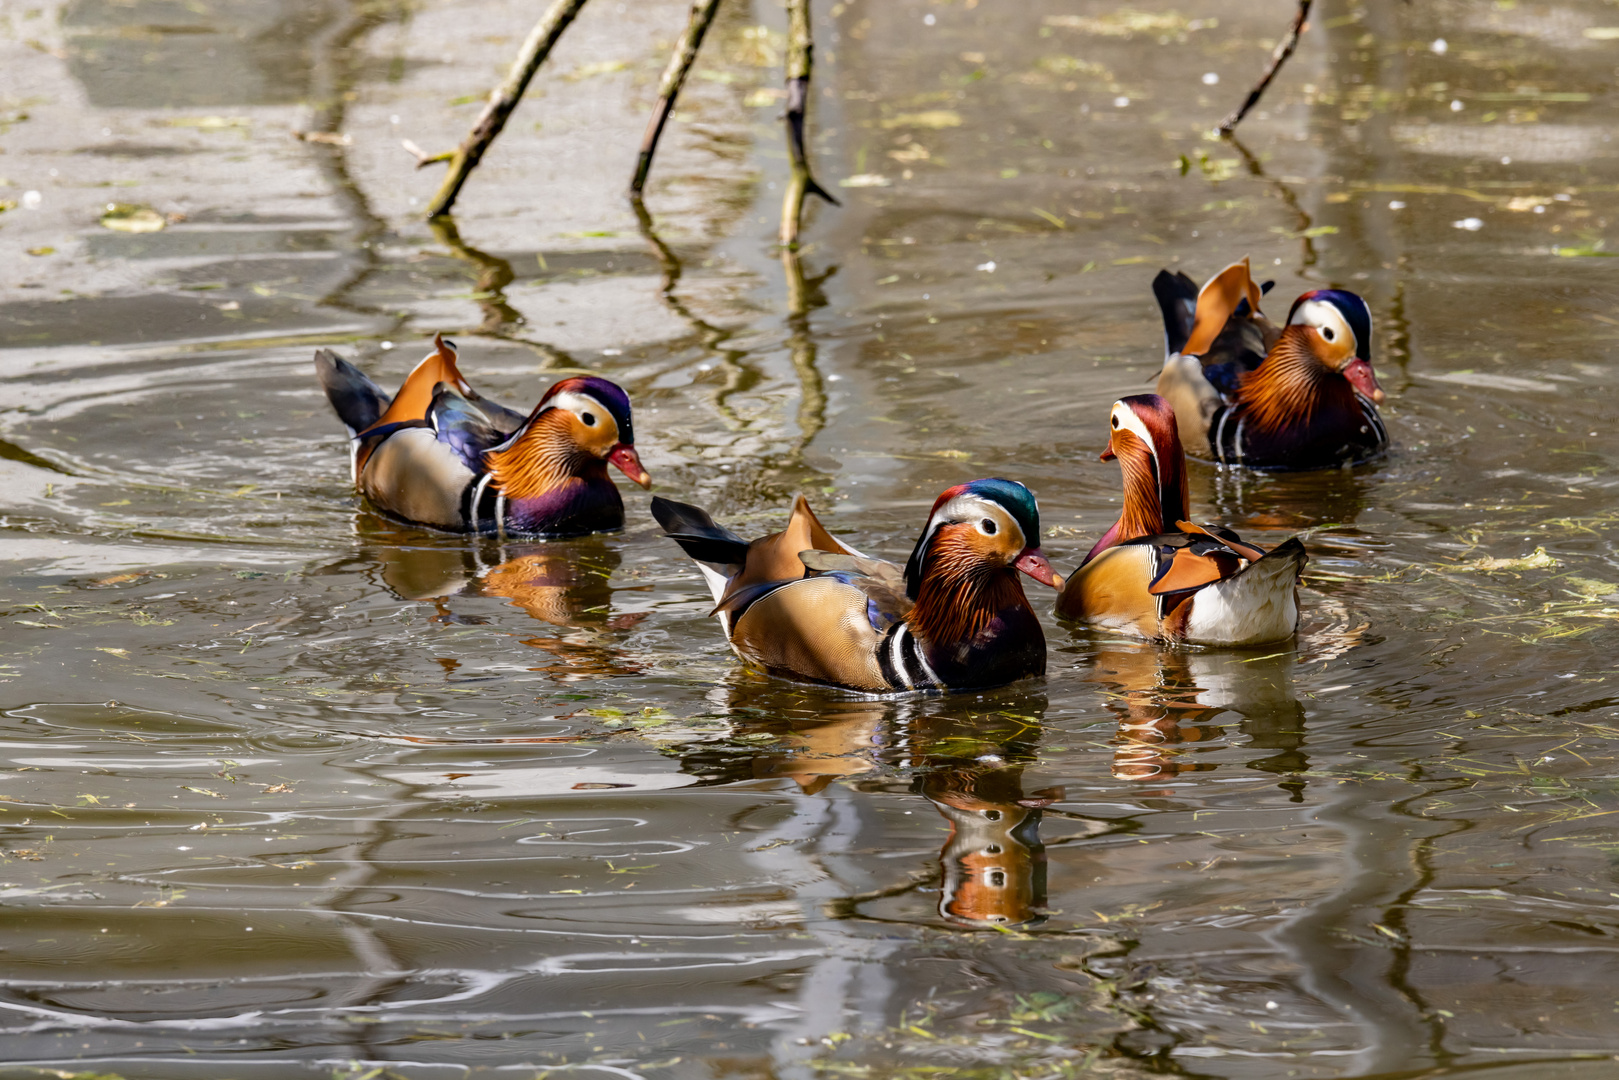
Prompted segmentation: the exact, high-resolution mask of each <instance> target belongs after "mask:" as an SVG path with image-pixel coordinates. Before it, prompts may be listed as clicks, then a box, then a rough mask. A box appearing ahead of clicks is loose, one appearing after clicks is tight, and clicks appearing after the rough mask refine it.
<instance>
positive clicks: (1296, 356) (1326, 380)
mask: <svg viewBox="0 0 1619 1080" xmlns="http://www.w3.org/2000/svg"><path fill="white" fill-rule="evenodd" d="M1305 332H1306V328H1304V327H1301V326H1290V327H1288V328H1287V329H1286V330H1284V331H1283V332H1282V337H1281V339H1280V340H1279V341H1278V342H1277V343H1276V347H1275V348H1274V349H1272V350H1271V353H1270V355H1269V356H1267V357H1266V358H1265V360H1264V362H1263V363H1261V364H1260V365H1259V366H1258V367H1256V368H1254V369H1253V370H1252V371H1250V372H1248V373H1247V374H1245V375H1244V376H1243V377H1242V382H1241V384H1240V385H1239V387H1238V390H1237V398H1238V401H1239V402H1240V403H1241V404H1242V405H1243V407H1244V414H1245V417H1246V419H1247V422H1248V424H1250V425H1251V426H1252V427H1253V428H1254V429H1255V430H1256V431H1258V432H1263V433H1266V434H1275V433H1277V432H1279V431H1282V430H1284V429H1287V428H1294V427H1297V428H1302V427H1307V426H1309V424H1310V422H1311V420H1312V419H1313V418H1315V417H1316V416H1317V415H1318V414H1322V413H1329V412H1337V411H1348V412H1353V411H1354V410H1355V390H1354V387H1352V386H1350V385H1349V380H1348V379H1346V378H1344V377H1343V376H1342V375H1341V374H1339V373H1338V372H1336V371H1333V370H1332V369H1331V368H1329V367H1327V365H1325V364H1323V363H1322V362H1321V360H1320V358H1319V357H1317V356H1316V355H1315V353H1314V352H1312V351H1311V350H1310V347H1309V345H1308V344H1306V342H1305V339H1304V333H1305Z"/></svg>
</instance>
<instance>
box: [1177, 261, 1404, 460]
mask: <svg viewBox="0 0 1619 1080" xmlns="http://www.w3.org/2000/svg"><path fill="white" fill-rule="evenodd" d="M1269 286H1270V283H1269V282H1267V283H1266V285H1265V288H1264V289H1261V288H1260V287H1259V286H1256V285H1255V284H1254V281H1253V278H1252V277H1251V276H1250V275H1249V270H1248V260H1246V259H1244V260H1243V261H1242V262H1240V263H1233V264H1231V265H1230V266H1228V267H1226V268H1225V269H1224V270H1222V271H1220V272H1219V273H1218V274H1216V275H1215V276H1214V277H1212V278H1210V279H1209V282H1208V284H1206V285H1204V286H1203V288H1202V290H1201V291H1200V290H1199V289H1198V288H1197V287H1196V285H1194V284H1193V282H1192V279H1191V278H1189V277H1187V276H1186V275H1185V274H1181V273H1176V274H1171V273H1170V272H1169V271H1167V270H1161V271H1159V273H1158V277H1157V278H1156V279H1154V281H1153V283H1152V288H1153V292H1154V294H1156V296H1157V297H1158V306H1159V307H1160V308H1161V309H1162V311H1163V316H1164V338H1165V342H1164V345H1165V349H1164V353H1165V358H1164V369H1163V371H1162V372H1161V373H1160V374H1159V376H1158V393H1159V394H1161V395H1162V396H1163V397H1164V398H1166V399H1168V401H1169V403H1170V404H1171V405H1172V406H1173V407H1174V409H1175V417H1176V420H1177V421H1178V423H1179V425H1180V436H1181V440H1182V442H1183V443H1184V444H1185V445H1186V446H1187V447H1189V448H1190V449H1191V450H1192V452H1193V454H1194V456H1201V455H1202V454H1203V453H1204V452H1207V453H1208V454H1209V455H1210V456H1211V457H1212V458H1213V460H1215V461H1217V462H1219V463H1220V464H1222V465H1243V466H1246V467H1248V468H1251V469H1275V470H1304V469H1329V468H1337V467H1339V466H1343V465H1355V464H1359V463H1360V462H1363V461H1366V460H1367V459H1369V458H1371V457H1374V456H1375V455H1377V454H1380V453H1382V452H1383V451H1384V450H1386V449H1387V448H1388V441H1389V440H1388V431H1387V430H1386V429H1385V428H1384V427H1383V419H1382V417H1380V416H1379V415H1378V413H1377V403H1378V402H1381V401H1382V400H1383V390H1382V388H1381V387H1380V386H1378V384H1377V375H1376V374H1375V373H1374V372H1373V371H1372V314H1371V310H1370V309H1369V308H1368V307H1367V306H1366V301H1364V300H1362V299H1361V298H1360V297H1359V296H1356V295H1355V294H1354V293H1352V292H1347V291H1345V290H1343V289H1316V290H1313V291H1311V292H1307V293H1305V294H1304V295H1303V296H1301V297H1299V298H1298V299H1297V300H1295V301H1293V307H1292V310H1290V311H1289V312H1288V314H1287V325H1286V326H1277V325H1276V324H1275V323H1273V322H1271V321H1270V320H1269V319H1267V318H1266V317H1265V316H1264V315H1263V314H1262V313H1261V312H1260V310H1259V300H1260V297H1261V296H1262V295H1263V293H1264V291H1265V289H1268V288H1269Z"/></svg>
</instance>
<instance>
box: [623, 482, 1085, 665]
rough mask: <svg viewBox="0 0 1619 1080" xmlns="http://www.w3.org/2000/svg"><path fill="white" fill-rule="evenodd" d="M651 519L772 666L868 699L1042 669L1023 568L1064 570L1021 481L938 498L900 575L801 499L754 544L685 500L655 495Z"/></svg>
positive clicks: (1044, 574)
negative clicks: (1050, 555) (1046, 550)
mask: <svg viewBox="0 0 1619 1080" xmlns="http://www.w3.org/2000/svg"><path fill="white" fill-rule="evenodd" d="M652 516H653V517H655V518H656V519H657V521H658V524H659V525H662V526H663V531H664V532H666V533H667V534H668V535H669V537H670V539H672V540H674V541H675V542H676V543H678V544H679V545H680V546H681V547H682V548H683V549H684V550H685V552H686V554H687V555H689V556H691V557H692V558H693V559H694V560H696V562H697V565H698V567H699V568H700V569H701V570H702V572H703V577H704V578H706V579H707V581H708V585H709V589H710V591H711V592H712V593H713V594H714V600H715V607H714V611H713V613H714V614H715V615H717V616H719V620H720V627H721V629H722V630H723V631H724V632H725V636H726V639H727V640H728V641H729V642H730V644H731V648H732V649H733V650H734V651H735V652H736V654H737V656H738V657H740V658H741V659H742V660H743V662H744V663H747V664H750V665H752V666H753V667H755V668H758V669H761V670H763V671H765V672H766V673H768V674H771V675H777V676H780V677H782V678H787V679H794V680H797V681H799V682H809V683H820V684H824V685H828V686H836V687H842V688H844V689H848V690H855V691H859V692H863V693H869V694H892V693H904V692H907V691H913V690H968V689H978V688H985V687H991V686H999V685H1001V684H1003V683H1009V682H1012V681H1013V680H1016V679H1021V678H1024V677H1027V676H1031V675H1043V674H1045V670H1046V639H1045V635H1044V634H1043V633H1042V632H1041V630H1040V622H1039V620H1038V619H1037V618H1036V616H1035V614H1034V610H1033V609H1032V608H1030V607H1029V601H1028V599H1027V598H1026V597H1025V596H1024V595H1023V586H1022V585H1021V584H1020V583H1019V581H1018V572H1019V571H1022V572H1023V573H1025V574H1028V575H1029V576H1030V577H1032V578H1034V579H1035V580H1036V581H1039V582H1041V583H1042V584H1046V585H1051V586H1053V587H1055V586H1056V584H1057V579H1056V577H1055V575H1053V573H1052V570H1051V564H1050V563H1049V562H1047V561H1046V557H1045V555H1044V554H1043V553H1042V552H1041V551H1040V508H1039V506H1038V505H1036V503H1035V501H1034V496H1033V495H1032V494H1031V493H1030V492H1029V489H1028V488H1026V487H1024V486H1023V485H1022V484H1019V483H1016V482H1014V481H1011V480H996V479H991V480H974V481H973V482H972V483H970V484H960V485H958V486H956V487H953V488H951V489H950V490H948V491H946V492H945V493H944V494H943V495H940V496H939V499H938V501H937V502H935V503H934V504H933V510H932V511H931V512H930V514H929V515H928V521H927V526H926V527H925V528H924V529H923V530H922V536H921V539H919V540H918V541H917V542H916V547H915V548H914V549H913V550H912V552H911V557H910V560H909V561H908V562H907V563H906V565H905V568H904V569H903V570H901V569H900V568H899V567H898V566H896V565H894V564H893V563H890V562H885V561H883V560H881V559H873V558H869V557H868V556H866V555H863V554H861V553H860V552H858V551H856V550H855V549H854V548H852V547H850V546H849V545H847V544H845V543H843V542H842V541H840V540H838V539H836V538H835V537H833V536H832V534H831V533H829V532H827V530H826V528H825V527H824V526H823V525H822V524H821V523H820V521H818V520H817V519H816V517H815V514H814V512H813V511H812V510H811V509H810V507H809V503H808V502H807V501H806V500H805V499H804V497H803V496H802V495H800V496H799V497H798V498H797V499H796V500H795V501H794V503H793V509H792V514H791V516H790V517H789V519H788V522H787V527H786V528H785V529H783V530H782V531H781V532H778V533H773V534H771V535H769V536H765V537H762V538H760V539H758V540H754V541H753V542H752V543H749V542H748V541H746V540H743V539H742V538H740V537H738V536H737V535H736V534H734V533H732V532H731V531H729V530H728V529H725V528H722V527H721V526H719V525H716V524H715V523H714V519H713V518H711V517H709V516H708V514H707V513H705V512H704V511H702V510H700V509H698V508H697V507H695V506H687V505H686V504H684V503H678V502H673V501H671V500H668V499H661V498H654V499H653V500H652Z"/></svg>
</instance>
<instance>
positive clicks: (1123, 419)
mask: <svg viewBox="0 0 1619 1080" xmlns="http://www.w3.org/2000/svg"><path fill="white" fill-rule="evenodd" d="M1113 419H1114V421H1116V422H1115V423H1114V425H1113V426H1114V427H1115V428H1119V429H1122V430H1124V431H1128V432H1129V433H1130V434H1132V435H1134V436H1136V437H1137V438H1138V439H1140V440H1141V441H1142V442H1144V443H1146V444H1147V449H1148V450H1151V451H1152V459H1153V461H1157V460H1158V444H1157V442H1155V441H1154V440H1153V437H1152V433H1151V432H1149V431H1148V430H1147V425H1146V424H1144V423H1142V420H1141V417H1139V416H1137V415H1136V411H1135V410H1134V409H1132V408H1130V406H1128V405H1126V404H1125V403H1124V402H1122V401H1120V402H1116V403H1114V406H1113Z"/></svg>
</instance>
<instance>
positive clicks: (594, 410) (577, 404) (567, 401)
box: [546, 390, 618, 428]
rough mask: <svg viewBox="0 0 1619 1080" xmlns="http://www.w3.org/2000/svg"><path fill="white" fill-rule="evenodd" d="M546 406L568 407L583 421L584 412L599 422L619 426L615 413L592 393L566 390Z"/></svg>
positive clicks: (549, 407)
mask: <svg viewBox="0 0 1619 1080" xmlns="http://www.w3.org/2000/svg"><path fill="white" fill-rule="evenodd" d="M546 407H547V408H548V409H567V410H568V411H569V412H571V413H573V414H574V415H575V416H578V417H580V418H581V422H583V417H584V414H586V413H589V414H590V415H592V416H594V417H595V418H596V423H597V424H603V423H607V424H612V425H613V426H614V427H615V428H616V427H617V426H618V425H617V422H616V421H615V420H614V419H613V414H612V413H610V412H608V411H607V409H606V407H605V406H603V405H602V403H601V402H600V401H598V400H597V399H596V398H595V397H594V396H592V395H590V394H581V393H579V392H578V391H575V390H564V391H563V392H562V393H560V394H558V395H557V396H556V397H554V398H552V399H551V401H550V403H549V404H548V405H547V406H546ZM591 426H595V425H591Z"/></svg>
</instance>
